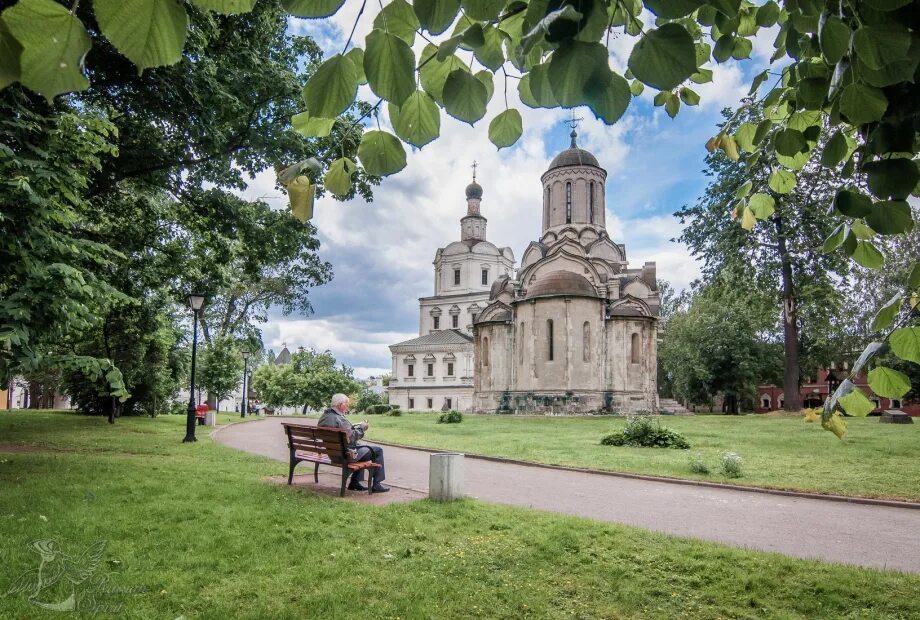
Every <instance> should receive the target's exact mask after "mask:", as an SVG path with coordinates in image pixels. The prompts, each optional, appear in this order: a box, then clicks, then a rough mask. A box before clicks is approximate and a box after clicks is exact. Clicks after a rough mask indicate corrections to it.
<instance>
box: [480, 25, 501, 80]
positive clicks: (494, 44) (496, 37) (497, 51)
mask: <svg viewBox="0 0 920 620" xmlns="http://www.w3.org/2000/svg"><path fill="white" fill-rule="evenodd" d="M483 36H484V37H485V41H484V42H483V44H482V45H480V46H479V47H477V48H475V49H474V50H473V55H474V56H475V57H476V60H478V61H479V63H480V64H481V65H482V66H483V67H488V68H489V69H491V70H492V71H496V70H498V69H499V68H500V67H501V66H502V65H503V64H505V53H504V52H503V51H502V34H501V32H500V31H499V30H498V28H496V27H494V26H486V27H485V28H484V29H483Z"/></svg>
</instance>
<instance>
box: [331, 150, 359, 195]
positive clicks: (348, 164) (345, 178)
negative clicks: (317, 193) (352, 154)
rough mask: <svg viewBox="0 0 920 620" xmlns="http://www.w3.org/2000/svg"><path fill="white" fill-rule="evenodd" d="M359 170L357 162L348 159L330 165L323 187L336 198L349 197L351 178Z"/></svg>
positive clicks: (338, 160) (343, 158) (344, 158)
mask: <svg viewBox="0 0 920 620" xmlns="http://www.w3.org/2000/svg"><path fill="white" fill-rule="evenodd" d="M357 169H358V168H357V166H355V162H353V161H351V160H350V159H348V158H347V157H342V158H341V159H337V160H335V161H334V162H332V163H331V164H330V165H329V171H328V172H326V176H325V177H323V185H324V186H325V187H326V189H327V190H329V191H330V192H332V193H333V194H334V195H336V196H339V197H343V196H347V195H348V193H349V192H350V191H351V177H352V175H353V174H354V173H355V170H357Z"/></svg>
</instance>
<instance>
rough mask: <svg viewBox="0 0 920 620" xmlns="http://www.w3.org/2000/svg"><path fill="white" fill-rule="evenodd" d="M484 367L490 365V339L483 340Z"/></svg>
mask: <svg viewBox="0 0 920 620" xmlns="http://www.w3.org/2000/svg"><path fill="white" fill-rule="evenodd" d="M482 365H483V366H488V365H489V339H488V338H483V339H482Z"/></svg>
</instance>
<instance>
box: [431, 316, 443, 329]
mask: <svg viewBox="0 0 920 620" xmlns="http://www.w3.org/2000/svg"><path fill="white" fill-rule="evenodd" d="M432 320H433V321H434V329H441V317H439V316H435V317H432Z"/></svg>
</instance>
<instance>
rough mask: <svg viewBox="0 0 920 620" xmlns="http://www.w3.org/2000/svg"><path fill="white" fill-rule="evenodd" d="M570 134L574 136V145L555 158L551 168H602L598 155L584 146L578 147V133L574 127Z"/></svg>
mask: <svg viewBox="0 0 920 620" xmlns="http://www.w3.org/2000/svg"><path fill="white" fill-rule="evenodd" d="M569 135H570V136H571V137H572V145H571V146H570V147H569V148H567V149H566V150H564V151H562V152H561V153H559V154H558V155H556V157H555V158H553V161H552V163H551V164H550V165H549V170H552V169H553V168H562V167H564V166H594V167H595V168H600V167H601V165H600V164H599V163H598V161H597V157H595V156H594V155H592V154H591V153H589V152H588V151H586V150H584V149H582V148H578V145H577V144H575V137H576V136H577V135H578V134H576V133H575V130H574V129H573V130H572V133H570V134H569Z"/></svg>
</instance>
